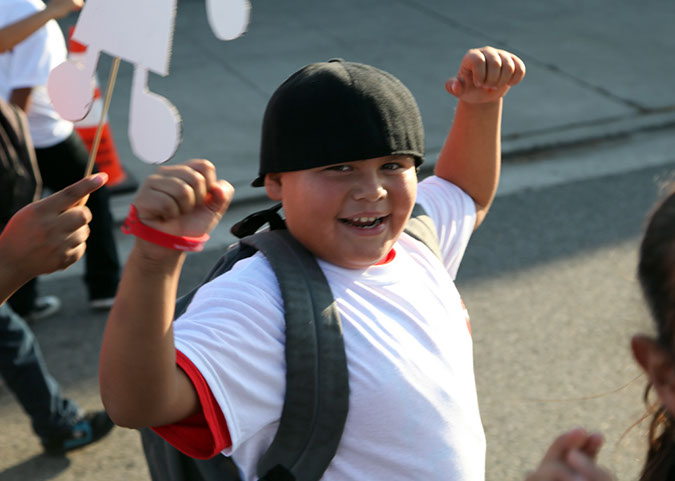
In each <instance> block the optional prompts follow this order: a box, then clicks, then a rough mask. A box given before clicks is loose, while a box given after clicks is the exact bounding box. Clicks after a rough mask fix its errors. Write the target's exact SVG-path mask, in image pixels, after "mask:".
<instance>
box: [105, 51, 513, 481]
mask: <svg viewBox="0 0 675 481" xmlns="http://www.w3.org/2000/svg"><path fill="white" fill-rule="evenodd" d="M524 74H525V66H524V65H523V63H522V62H521V60H520V59H518V58H517V57H516V56H514V55H512V54H510V53H508V52H505V51H502V50H497V49H494V48H491V47H485V48H481V49H475V50H470V51H469V52H468V53H467V54H466V55H465V57H464V58H463V60H462V63H461V66H460V69H459V73H458V75H457V76H456V77H454V78H452V79H450V80H448V82H447V83H446V89H447V90H448V91H449V92H450V93H452V94H453V95H455V96H456V97H458V99H459V103H458V105H457V111H456V114H455V120H454V123H453V126H452V129H451V131H450V134H449V136H448V139H447V140H446V143H445V145H444V146H443V149H442V152H441V155H440V158H439V160H438V164H437V165H436V169H435V174H436V175H435V176H432V177H430V178H428V179H426V180H424V181H423V182H421V183H420V185H419V191H418V184H417V167H418V166H419V164H420V163H421V162H422V158H423V155H424V152H423V144H424V140H423V130H422V123H421V118H420V115H419V111H418V109H417V105H416V103H415V101H414V99H413V97H412V95H411V93H410V92H409V91H408V90H407V89H406V88H405V87H404V86H403V85H402V84H401V83H400V82H399V81H398V80H397V79H395V78H394V77H392V76H391V75H389V74H387V73H385V72H382V71H380V70H377V69H375V68H373V67H370V66H366V65H362V64H356V63H350V62H343V61H339V60H338V61H331V62H326V63H318V64H312V65H309V66H307V67H305V68H303V69H301V70H300V71H298V72H296V73H295V74H294V75H293V76H291V77H290V78H289V79H288V80H287V81H286V82H284V84H282V85H281V86H280V87H279V89H277V91H276V92H275V94H274V95H273V96H272V98H271V100H270V102H269V104H268V107H267V110H266V113H265V119H264V121H263V134H262V145H261V162H260V176H259V177H258V179H256V180H255V181H254V183H253V184H254V185H264V186H265V189H266V191H267V195H268V196H269V197H270V198H271V199H273V200H277V201H281V202H282V204H283V208H284V214H285V216H286V223H287V227H288V230H289V232H290V233H291V234H292V235H293V236H294V237H295V238H296V239H297V240H298V241H299V242H300V243H301V244H303V245H304V246H305V247H306V248H307V249H309V250H310V251H311V252H312V253H313V254H314V255H315V256H316V258H317V259H318V262H319V264H320V266H321V268H322V270H323V272H324V274H325V276H326V278H327V279H328V282H329V284H330V287H331V291H332V293H333V296H334V298H335V300H336V303H337V307H338V311H339V314H340V318H341V321H342V328H343V333H344V340H345V349H346V354H347V362H348V371H349V384H350V397H349V413H348V416H347V421H346V424H345V428H344V433H343V436H342V438H341V442H340V446H339V449H338V451H337V454H336V455H335V457H334V458H333V461H332V462H331V464H330V466H329V467H328V469H327V470H326V472H325V474H324V476H323V478H322V479H326V480H360V481H361V480H364V479H372V480H385V479H386V480H410V479H443V480H447V479H462V480H481V479H483V478H484V460H485V439H484V433H483V429H482V425H481V421H480V416H479V412H478V403H477V399H476V389H475V381H474V375H473V368H472V366H473V360H472V345H471V337H470V333H469V329H468V326H467V319H466V316H465V313H464V308H463V305H462V301H461V299H460V296H459V294H458V292H457V290H456V288H455V286H454V283H453V278H454V276H455V274H456V272H457V269H458V266H459V263H460V260H461V258H462V255H463V253H464V249H465V247H466V245H467V242H468V240H469V237H470V235H471V232H472V231H473V230H474V229H475V228H476V227H477V226H478V225H479V224H480V223H481V222H482V220H483V218H484V217H485V214H486V212H487V210H488V208H489V206H490V203H491V202H492V199H493V197H494V194H495V191H496V189H497V182H498V178H499V166H500V123H501V109H502V97H503V96H504V94H505V93H506V92H507V91H508V90H509V88H510V87H511V86H512V85H515V84H517V83H518V82H519V81H520V80H521V79H522V77H523V75H524ZM232 195H233V189H232V187H231V186H230V185H229V184H227V183H226V182H224V181H219V180H218V179H217V176H216V172H215V169H214V167H213V166H212V165H211V164H210V163H209V162H207V161H205V160H193V161H190V162H188V163H186V164H184V165H178V166H168V167H162V168H160V169H159V170H158V171H157V173H156V174H155V175H153V176H150V177H149V178H148V180H147V181H146V183H145V184H144V185H143V187H142V188H141V189H140V191H139V193H138V195H137V197H136V199H135V201H134V203H135V207H136V209H137V215H138V219H139V220H140V222H141V223H142V224H145V225H146V226H147V227H148V228H150V229H155V230H156V231H159V232H155V233H154V236H155V238H161V237H164V238H167V237H168V238H169V239H171V240H174V241H176V242H177V243H179V244H180V243H185V239H184V238H183V237H181V236H189V237H190V238H191V239H190V240H191V241H192V242H198V240H197V239H196V238H198V237H199V236H202V235H204V234H206V233H208V232H210V231H211V229H213V228H214V227H215V225H216V224H217V223H218V221H219V220H220V218H221V217H222V215H223V213H224V212H225V210H226V208H227V206H228V204H229V202H230V200H231V198H232ZM415 202H417V203H419V204H421V205H422V206H423V207H424V208H425V210H426V212H427V214H428V215H429V216H430V217H431V218H432V219H433V221H434V224H435V226H436V229H437V232H438V241H439V244H440V248H441V252H442V255H443V261H440V260H439V259H438V258H437V257H435V256H434V254H433V253H432V252H431V251H430V250H429V249H428V248H427V247H426V246H424V245H423V244H421V243H420V242H418V241H416V240H414V239H413V238H412V237H410V236H408V235H407V234H402V231H403V228H404V226H405V224H406V222H407V220H408V218H409V216H410V213H411V210H412V208H413V205H414V204H415ZM166 234H169V235H170V236H167V235H166ZM168 245H170V244H168ZM183 260H184V254H183V253H182V252H181V251H179V250H173V249H171V248H167V247H162V246H160V245H156V244H154V243H151V242H148V241H145V240H141V239H138V240H137V241H136V244H135V247H134V249H133V251H132V253H131V254H130V257H129V261H128V263H127V266H126V268H125V271H124V274H123V279H122V282H121V284H120V289H119V291H118V296H117V298H116V301H115V305H114V306H113V309H112V312H111V314H110V318H109V321H108V325H107V328H106V333H105V336H104V340H103V347H102V354H101V368H100V369H101V371H100V374H101V394H102V398H103V402H104V405H105V406H106V408H107V409H108V411H109V413H110V415H111V417H112V418H113V420H115V422H117V423H118V424H121V425H124V426H129V427H145V426H159V427H157V428H155V430H156V431H157V432H159V433H160V434H161V435H162V436H163V437H164V438H165V439H167V440H168V441H169V442H171V443H172V444H173V445H174V446H176V447H177V448H179V449H180V450H182V451H183V452H185V453H187V454H189V455H191V456H193V457H201V458H208V457H210V456H214V455H216V454H217V453H219V452H222V453H223V454H225V455H231V456H232V457H233V459H234V461H235V462H236V463H237V465H238V466H239V468H240V470H241V476H242V478H243V479H245V480H251V479H256V478H255V467H256V462H257V461H258V459H259V457H260V456H261V455H262V454H263V453H264V452H265V450H266V448H267V447H268V446H269V444H270V442H271V440H272V438H273V436H274V434H275V432H276V430H277V427H278V422H279V416H280V413H281V408H282V404H283V400H284V391H285V359H284V311H283V302H282V300H281V297H280V292H279V286H278V283H277V281H276V278H275V277H274V274H273V272H272V270H271V268H270V266H269V263H268V262H267V261H266V259H265V257H264V256H263V255H261V254H260V253H258V254H256V255H254V256H253V257H251V258H249V259H246V260H244V261H240V262H239V263H237V264H236V265H235V266H234V268H233V269H232V270H231V271H229V272H227V273H226V274H224V275H222V276H220V277H218V278H216V279H214V280H213V281H212V282H209V283H207V284H206V285H204V286H203V287H202V288H201V289H200V290H199V291H198V293H197V294H196V295H195V297H194V299H193V301H192V303H191V304H190V306H189V307H188V309H187V311H186V312H185V314H184V315H183V316H181V317H180V318H179V319H178V320H177V321H176V322H175V323H174V322H172V317H173V313H174V302H175V296H176V286H177V281H178V277H179V274H180V269H181V266H182V262H183ZM196 432H197V433H201V434H196Z"/></svg>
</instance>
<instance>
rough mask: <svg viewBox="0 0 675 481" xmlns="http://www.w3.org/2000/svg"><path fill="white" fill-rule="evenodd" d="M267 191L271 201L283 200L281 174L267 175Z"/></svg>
mask: <svg viewBox="0 0 675 481" xmlns="http://www.w3.org/2000/svg"><path fill="white" fill-rule="evenodd" d="M265 190H266V191H267V197H269V198H270V199H272V200H281V174H279V173H269V174H265Z"/></svg>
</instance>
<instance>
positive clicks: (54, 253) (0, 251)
mask: <svg viewBox="0 0 675 481" xmlns="http://www.w3.org/2000/svg"><path fill="white" fill-rule="evenodd" d="M107 180H108V176H107V175H106V174H103V173H99V174H95V175H92V176H89V177H86V178H84V179H82V180H80V181H78V182H76V183H75V184H73V185H70V186H68V187H66V188H65V189H63V190H61V191H59V192H57V193H55V194H52V195H50V196H49V197H47V198H45V199H42V200H39V201H37V202H33V203H32V204H29V205H27V206H26V207H24V208H22V209H21V210H19V211H18V212H17V213H16V214H14V216H12V218H11V219H10V220H9V222H8V223H7V225H6V226H5V228H4V229H3V230H2V233H1V234H0V304H3V303H4V302H5V301H6V300H7V299H8V298H9V297H10V296H11V295H12V294H13V293H14V291H16V290H17V289H18V288H19V287H21V286H22V285H24V284H25V283H26V282H28V281H29V280H30V279H33V278H34V277H37V276H38V275H40V274H48V273H50V272H54V271H57V270H61V269H65V268H67V267H68V266H70V265H71V264H72V263H73V262H75V261H77V260H78V259H79V258H80V257H82V255H83V254H84V251H85V249H86V244H85V241H86V240H87V237H88V236H89V227H88V225H87V224H88V223H89V221H90V220H91V212H90V211H89V208H88V207H86V206H82V205H80V204H81V202H82V198H84V197H86V196H87V195H89V194H90V193H92V192H94V191H95V190H96V189H98V188H99V187H101V186H102V185H103V184H105V183H106V181H107Z"/></svg>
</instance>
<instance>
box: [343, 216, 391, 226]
mask: <svg viewBox="0 0 675 481" xmlns="http://www.w3.org/2000/svg"><path fill="white" fill-rule="evenodd" d="M384 219H385V217H352V218H349V219H340V222H342V223H343V224H347V225H350V226H353V227H358V228H359V229H373V228H375V227H377V226H378V225H380V224H381V223H382V222H383V221H384Z"/></svg>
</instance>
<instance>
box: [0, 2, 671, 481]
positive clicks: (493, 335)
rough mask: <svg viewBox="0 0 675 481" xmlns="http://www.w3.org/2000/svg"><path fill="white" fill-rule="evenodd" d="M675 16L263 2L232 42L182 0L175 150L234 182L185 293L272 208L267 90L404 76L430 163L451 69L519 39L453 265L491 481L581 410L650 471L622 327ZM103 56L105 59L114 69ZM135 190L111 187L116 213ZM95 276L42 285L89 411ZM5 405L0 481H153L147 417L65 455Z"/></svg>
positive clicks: (623, 479) (50, 339)
mask: <svg viewBox="0 0 675 481" xmlns="http://www.w3.org/2000/svg"><path fill="white" fill-rule="evenodd" d="M139 1H140V0H139ZM674 18H675V4H673V3H672V2H666V1H665V0H660V1H656V0H647V1H645V2H642V3H640V4H638V3H635V2H616V1H612V0H596V1H593V2H586V3H581V2H569V1H563V0H559V1H552V2H535V1H533V0H514V1H512V2H496V1H494V0H489V1H488V0H486V1H480V2H473V3H470V4H466V3H463V4H461V5H460V4H458V3H457V2H447V1H442V0H369V1H368V2H356V1H354V0H351V1H350V0H346V1H345V0H343V1H340V2H338V1H336V0H325V1H324V0H320V1H316V0H315V1H310V0H289V1H286V2H273V1H270V0H260V1H258V2H254V5H253V10H252V17H251V19H252V20H251V25H250V27H249V31H248V32H247V34H246V35H245V36H244V37H243V38H241V39H238V40H235V41H232V42H228V43H223V42H220V41H218V40H217V39H216V38H215V37H214V36H213V35H212V33H211V31H210V29H209V27H208V25H207V23H206V16H205V13H204V5H203V2H202V1H201V0H182V1H181V2H179V5H178V15H177V25H176V34H175V41H174V53H173V58H172V63H171V73H170V75H169V76H168V77H166V78H160V77H153V78H151V82H150V84H151V85H150V88H151V89H152V90H154V91H156V92H158V93H161V94H162V95H165V96H166V97H167V98H169V99H170V100H171V101H172V102H174V103H175V105H176V107H177V108H178V110H179V111H180V113H181V116H182V118H183V136H184V139H183V143H182V145H181V147H180V149H179V152H178V154H177V155H176V160H175V161H179V160H183V159H186V158H189V157H197V156H198V157H206V158H209V159H211V160H212V161H214V163H215V164H216V166H217V168H218V170H219V172H220V173H221V175H222V176H223V177H225V178H226V179H228V180H230V181H231V182H232V183H233V184H234V185H235V187H236V188H237V194H236V198H235V200H236V202H235V205H234V206H233V207H232V209H231V211H230V212H228V214H227V216H226V218H225V219H224V220H223V223H222V224H221V226H219V227H218V228H217V229H216V231H215V232H214V235H213V236H212V240H211V242H210V243H209V245H208V249H207V251H205V252H203V253H200V254H193V255H191V257H190V261H189V262H187V263H186V269H185V271H184V274H183V277H182V280H181V290H182V291H184V290H186V289H187V288H188V286H191V285H193V284H194V283H196V282H198V281H199V279H200V278H201V277H202V276H203V275H204V273H205V272H206V270H207V269H208V267H209V266H210V265H211V264H212V262H213V261H214V260H215V258H216V257H217V256H218V255H219V252H220V250H221V247H222V246H224V245H226V244H227V243H228V242H230V241H231V240H232V238H231V236H230V235H229V234H228V228H229V226H230V225H231V224H232V223H233V222H234V221H236V220H238V219H240V218H242V217H243V216H244V215H245V214H246V213H248V212H250V211H252V210H253V209H255V208H256V207H257V206H259V205H261V202H262V197H261V192H260V191H259V190H256V189H253V188H251V187H249V186H248V182H249V181H250V179H252V178H253V177H254V176H255V171H256V168H257V160H256V155H257V145H258V138H259V125H260V121H261V118H262V112H263V109H264V105H265V102H266V100H267V98H269V95H271V93H272V92H273V90H274V88H275V87H276V85H277V84H279V83H280V82H281V81H282V80H283V79H285V78H286V77H287V76H288V75H289V74H290V73H292V72H293V71H295V70H296V69H297V68H299V67H300V66H302V65H303V64H305V63H308V62H311V61H317V60H325V59H328V58H331V57H342V58H345V59H349V60H357V61H362V62H366V63H372V64H375V65H376V66H379V67H381V68H383V69H385V70H388V71H390V72H392V73H394V74H395V75H397V76H398V77H400V78H401V79H402V80H403V81H404V82H405V83H406V84H407V85H408V86H409V87H410V89H411V90H412V91H413V94H414V95H415V96H416V98H417V99H418V102H419V104H420V108H421V110H422V113H423V118H424V122H425V127H426V129H427V150H428V152H429V155H428V156H427V164H426V165H427V166H431V165H433V161H434V158H435V155H436V154H437V153H438V150H439V148H440V145H441V142H442V141H443V138H444V136H445V133H446V131H447V128H448V127H449V123H450V121H451V117H452V110H453V107H454V102H453V99H452V97H451V96H449V95H448V94H445V92H444V90H443V83H444V81H445V79H446V78H447V77H448V76H449V75H452V74H454V73H455V69H456V66H457V65H458V63H459V60H460V59H461V56H462V54H463V53H464V51H465V50H466V49H468V48H470V47H473V46H482V45H485V44H490V45H494V46H497V47H501V48H506V49H510V50H512V51H513V52H515V53H517V54H518V55H520V56H521V57H522V58H523V59H524V60H525V62H526V64H527V67H528V73H527V77H526V79H525V81H524V82H523V84H522V85H521V86H518V87H517V88H515V89H513V91H512V92H510V93H509V94H508V96H507V98H506V103H505V114H504V127H503V133H504V136H503V140H504V152H505V161H504V172H503V176H502V182H501V185H500V190H499V193H498V199H497V200H496V201H495V204H494V206H493V208H492V210H491V213H490V215H489V216H488V218H487V220H486V222H485V223H484V224H483V226H481V228H480V229H479V230H478V231H477V232H476V234H475V235H474V238H473V239H472V242H471V243H470V245H469V248H468V250H467V253H466V256H465V259H464V262H463V264H462V267H461V269H460V272H459V276H458V281H457V284H458V288H459V290H460V292H461V293H462V296H463V298H464V301H465V303H466V305H467V307H468V309H469V312H470V314H471V319H472V330H473V336H474V339H475V369H476V378H477V384H478V391H479V401H480V405H481V413H482V417H483V423H484V426H485V430H486V435H487V439H488V460H487V472H488V476H487V478H488V480H495V481H497V480H509V481H510V480H513V481H516V480H520V479H522V478H523V474H524V473H525V471H526V470H527V469H529V468H532V467H534V465H535V463H536V461H537V460H538V459H539V458H540V456H541V454H543V450H544V449H545V446H546V445H547V444H548V443H549V442H550V440H551V439H552V438H553V437H554V436H555V435H556V434H557V433H558V432H559V431H561V430H563V429H566V428H569V427H572V426H575V425H584V426H587V427H589V428H591V429H599V430H601V431H603V432H604V433H605V435H606V437H607V443H606V446H605V448H604V449H603V452H602V454H601V461H602V463H603V464H605V465H607V466H608V467H611V468H612V470H613V471H614V472H615V473H616V474H617V478H618V480H619V481H629V480H634V479H636V478H637V473H638V470H639V467H640V466H641V462H642V456H643V453H644V452H645V446H644V429H645V428H646V426H645V425H644V423H643V424H642V425H640V426H638V427H636V428H634V429H632V430H629V428H631V426H632V425H633V423H634V422H636V421H637V420H638V419H639V418H640V417H641V415H642V414H643V412H644V411H643V406H642V391H643V388H644V383H645V381H644V379H643V378H639V379H637V380H636V377H637V376H638V374H639V372H638V370H637V368H636V367H635V366H634V363H633V362H632V360H631V358H630V354H629V350H628V342H629V339H630V336H631V335H632V334H633V333H635V332H638V331H648V329H649V323H648V316H647V314H646V312H645V310H644V307H643V306H642V303H641V299H640V296H639V291H638V290H637V285H636V282H635V279H634V277H635V276H634V272H635V263H636V247H637V242H638V239H639V236H640V233H641V229H642V227H643V225H644V218H645V215H646V213H647V212H648V211H649V208H650V206H651V205H652V204H653V202H654V201H655V199H656V198H657V195H658V189H659V186H660V185H661V184H662V183H663V182H664V181H665V180H666V179H668V178H669V177H671V172H672V171H673V169H675V153H673V152H675V149H673V146H674V145H673V144H674V140H673V139H674V138H675V137H674V134H675V92H674V91H673V89H672V87H671V84H672V81H673V79H674V78H675V64H674V63H669V62H668V61H667V59H666V60H664V57H663V52H668V51H672V50H673V47H674V46H675V45H674V44H675V40H674V39H673V36H672V34H671V30H672V21H673V19H674ZM74 20H75V18H74V17H73V18H70V19H68V20H66V21H64V22H63V26H64V28H65V27H67V26H68V25H69V22H70V23H72V22H73V21H74ZM109 64H110V58H109V57H105V56H104V58H103V60H102V63H101V68H100V69H99V79H100V80H101V81H102V83H105V79H106V78H107V69H108V67H109ZM130 78H131V67H130V66H129V65H125V64H123V65H122V68H121V70H120V77H119V79H118V83H117V87H116V90H115V95H114V98H113V104H112V107H111V112H110V122H111V126H112V129H113V132H114V135H115V139H116V143H117V147H118V150H119V152H120V155H121V157H122V159H123V165H124V167H125V169H126V170H127V171H128V172H130V173H131V174H132V175H133V176H134V177H135V178H137V179H138V180H142V179H143V178H144V177H145V176H146V175H147V174H148V173H149V172H151V171H152V169H153V167H151V166H147V165H144V164H142V163H141V162H140V161H138V160H137V159H135V158H134V157H133V155H132V154H131V150H130V147H129V145H128V139H127V133H126V125H127V115H128V98H129V87H130V86H129V82H130ZM172 162H174V161H172ZM131 199H132V195H131V194H128V195H118V196H115V198H114V214H115V218H116V220H118V221H121V219H122V218H123V217H124V215H125V213H126V209H127V208H128V205H129V202H130V201H131ZM118 241H119V248H120V252H121V253H122V255H123V257H125V256H126V255H127V253H128V251H129V248H130V245H131V240H130V239H129V238H126V237H125V236H123V235H122V234H121V233H120V234H119V235H118ZM81 273H82V266H81V265H79V264H76V265H75V266H73V267H71V268H70V269H69V270H68V271H66V272H64V273H59V274H55V275H51V276H48V277H46V278H45V279H44V280H45V282H44V284H43V291H44V292H46V293H47V292H48V293H55V294H57V295H59V296H60V297H61V298H62V299H63V300H64V304H65V308H64V310H63V311H62V312H61V313H60V314H59V315H57V316H55V317H53V318H51V319H49V320H46V321H44V322H42V323H40V324H38V325H37V326H35V332H36V335H37V336H38V338H39V340H40V343H41V346H42V348H43V351H44V353H45V357H46V358H47V362H48V364H49V365H50V368H51V370H52V371H53V373H54V374H55V376H56V377H57V378H58V379H59V381H60V382H61V383H62V386H63V388H64V390H65V392H66V393H67V394H68V395H69V396H72V397H73V398H75V399H77V400H78V401H79V402H80V403H81V404H82V405H83V406H85V407H87V408H92V409H93V408H98V407H100V400H99V397H98V384H97V364H98V350H99V345H100V340H101V336H102V333H103V329H104V324H105V315H100V314H92V313H91V312H90V311H88V309H87V307H86V304H85V302H84V288H83V286H82V283H81V282H80V280H79V276H80V274H81ZM0 420H1V421H2V426H3V428H2V431H0V481H25V480H40V481H41V480H58V481H74V480H81V479H93V480H132V481H135V480H139V481H140V480H143V481H144V480H148V479H149V477H148V472H147V468H146V467H145V461H144V458H143V455H142V452H141V448H140V443H139V441H138V437H137V435H136V433H135V432H134V431H131V430H126V429H116V430H114V431H113V433H112V434H111V435H110V437H109V438H108V439H106V440H105V441H104V442H101V443H99V444H97V445H94V446H91V447H89V448H86V449H84V450H82V451H79V452H75V453H72V454H71V455H69V456H68V457H67V458H62V459H53V458H47V457H44V456H41V455H40V447H39V444H38V442H37V440H36V438H35V437H34V436H33V435H32V433H31V432H30V427H29V423H28V420H27V418H26V416H25V415H24V414H23V413H22V412H21V411H20V408H19V407H18V405H17V404H16V403H15V401H14V399H13V398H12V397H11V395H10V394H9V393H7V391H6V390H2V388H0ZM624 434H625V436H624V437H622V435H624Z"/></svg>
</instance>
